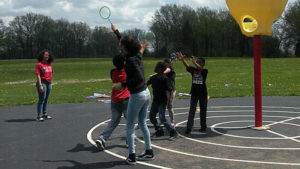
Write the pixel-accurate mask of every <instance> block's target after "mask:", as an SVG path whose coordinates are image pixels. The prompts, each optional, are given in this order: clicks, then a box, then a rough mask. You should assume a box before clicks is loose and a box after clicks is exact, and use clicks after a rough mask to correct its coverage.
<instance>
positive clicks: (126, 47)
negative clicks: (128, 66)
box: [119, 36, 141, 55]
mask: <svg viewBox="0 0 300 169" xmlns="http://www.w3.org/2000/svg"><path fill="white" fill-rule="evenodd" d="M119 45H120V48H121V50H122V51H123V52H124V53H125V54H130V55H135V54H137V53H138V52H139V51H140V49H141V45H140V43H139V42H138V41H136V40H134V39H133V38H131V37H129V36H124V37H122V38H121V40H120V44H119Z"/></svg>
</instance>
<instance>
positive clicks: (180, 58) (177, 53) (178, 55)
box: [176, 52, 190, 68]
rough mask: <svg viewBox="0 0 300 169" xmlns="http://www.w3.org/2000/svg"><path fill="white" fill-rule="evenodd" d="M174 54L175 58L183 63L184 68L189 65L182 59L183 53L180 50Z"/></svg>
mask: <svg viewBox="0 0 300 169" xmlns="http://www.w3.org/2000/svg"><path fill="white" fill-rule="evenodd" d="M176 56H177V58H178V59H179V60H181V61H182V63H183V65H184V66H185V67H186V68H188V67H190V65H189V64H188V63H186V61H185V60H184V56H183V54H182V53H181V52H176Z"/></svg>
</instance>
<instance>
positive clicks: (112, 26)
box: [111, 23, 118, 31]
mask: <svg viewBox="0 0 300 169" xmlns="http://www.w3.org/2000/svg"><path fill="white" fill-rule="evenodd" d="M117 29H118V28H117V26H116V25H115V24H113V23H112V24H111V30H113V31H116V30H117Z"/></svg>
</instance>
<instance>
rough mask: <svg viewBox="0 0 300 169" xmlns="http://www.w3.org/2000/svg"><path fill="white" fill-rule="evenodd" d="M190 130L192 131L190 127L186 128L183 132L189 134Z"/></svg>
mask: <svg viewBox="0 0 300 169" xmlns="http://www.w3.org/2000/svg"><path fill="white" fill-rule="evenodd" d="M191 131H192V130H191V129H186V130H185V132H184V133H185V134H190V133H191Z"/></svg>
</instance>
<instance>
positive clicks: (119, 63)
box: [113, 54, 125, 70]
mask: <svg viewBox="0 0 300 169" xmlns="http://www.w3.org/2000/svg"><path fill="white" fill-rule="evenodd" d="M124 63H125V58H124V56H123V55H121V54H120V55H116V56H114V57H113V64H114V66H115V67H116V68H117V69H118V70H121V69H123V68H124Z"/></svg>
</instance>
